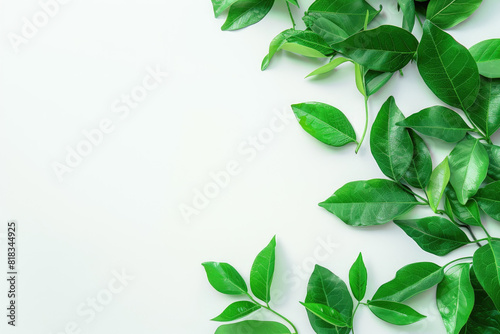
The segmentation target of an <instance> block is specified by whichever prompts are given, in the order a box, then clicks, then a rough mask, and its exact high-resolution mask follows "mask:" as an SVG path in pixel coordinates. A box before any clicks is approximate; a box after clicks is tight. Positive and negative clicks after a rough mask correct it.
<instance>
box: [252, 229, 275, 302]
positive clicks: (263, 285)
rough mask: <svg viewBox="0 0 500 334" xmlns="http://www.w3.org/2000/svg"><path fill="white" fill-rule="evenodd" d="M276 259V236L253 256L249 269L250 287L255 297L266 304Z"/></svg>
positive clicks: (269, 299) (268, 300) (269, 298)
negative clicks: (253, 259)
mask: <svg viewBox="0 0 500 334" xmlns="http://www.w3.org/2000/svg"><path fill="white" fill-rule="evenodd" d="M275 260H276V237H273V239H272V240H271V242H270V243H269V244H268V245H267V246H266V248H264V249H263V250H262V251H261V252H260V253H259V255H257V257H256V258H255V261H254V262H253V265H252V270H251V271H250V288H251V289H252V292H253V294H254V295H255V297H257V298H259V299H260V300H262V301H263V302H266V304H268V303H269V302H270V301H271V285H272V283H273V276H274V263H275Z"/></svg>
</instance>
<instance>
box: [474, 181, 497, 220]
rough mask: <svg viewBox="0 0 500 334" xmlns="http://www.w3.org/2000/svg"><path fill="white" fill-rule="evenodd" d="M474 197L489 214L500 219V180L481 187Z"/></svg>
mask: <svg viewBox="0 0 500 334" xmlns="http://www.w3.org/2000/svg"><path fill="white" fill-rule="evenodd" d="M474 199H475V200H476V201H477V204H479V207H480V208H481V209H482V210H483V211H484V212H486V214H487V215H488V216H490V217H492V218H493V219H495V220H498V221H500V181H495V182H493V183H490V184H488V185H487V186H486V187H484V188H481V189H479V191H478V192H477V194H476V196H474Z"/></svg>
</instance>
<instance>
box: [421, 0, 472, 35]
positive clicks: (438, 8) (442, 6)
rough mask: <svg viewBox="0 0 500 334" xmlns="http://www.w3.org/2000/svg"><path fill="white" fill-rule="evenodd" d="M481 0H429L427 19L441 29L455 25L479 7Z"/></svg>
mask: <svg viewBox="0 0 500 334" xmlns="http://www.w3.org/2000/svg"><path fill="white" fill-rule="evenodd" d="M481 2H482V0H431V1H430V2H429V7H427V19H428V20H430V21H432V22H433V23H434V24H435V25H437V26H438V27H440V28H442V29H447V28H451V27H454V26H456V25H457V24H459V23H460V22H462V21H464V20H465V19H467V18H468V17H469V16H471V15H472V13H474V12H475V11H476V9H478V8H479V5H481Z"/></svg>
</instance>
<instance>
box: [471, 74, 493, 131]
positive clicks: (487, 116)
mask: <svg viewBox="0 0 500 334" xmlns="http://www.w3.org/2000/svg"><path fill="white" fill-rule="evenodd" d="M467 113H468V114H469V116H470V118H471V119H472V121H473V122H474V123H475V124H476V126H477V127H478V128H479V129H481V130H482V131H483V132H484V134H485V135H486V137H488V138H489V137H490V136H491V135H492V134H493V133H495V132H496V131H497V130H498V128H500V79H488V78H484V77H481V88H480V89H479V94H478V95H477V99H476V101H475V102H474V104H473V105H472V106H471V107H470V108H469V109H468V110H467Z"/></svg>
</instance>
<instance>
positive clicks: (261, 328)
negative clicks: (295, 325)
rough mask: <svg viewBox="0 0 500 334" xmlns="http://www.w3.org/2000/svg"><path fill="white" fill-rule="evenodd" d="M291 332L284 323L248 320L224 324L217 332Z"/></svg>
mask: <svg viewBox="0 0 500 334" xmlns="http://www.w3.org/2000/svg"><path fill="white" fill-rule="evenodd" d="M240 333H241V334H243V333H245V334H290V330H289V329H288V328H287V327H286V326H285V325H283V324H280V323H279V322H273V321H257V320H246V321H242V322H238V323H235V324H228V325H222V326H220V327H219V328H217V330H216V331H215V334H240Z"/></svg>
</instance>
